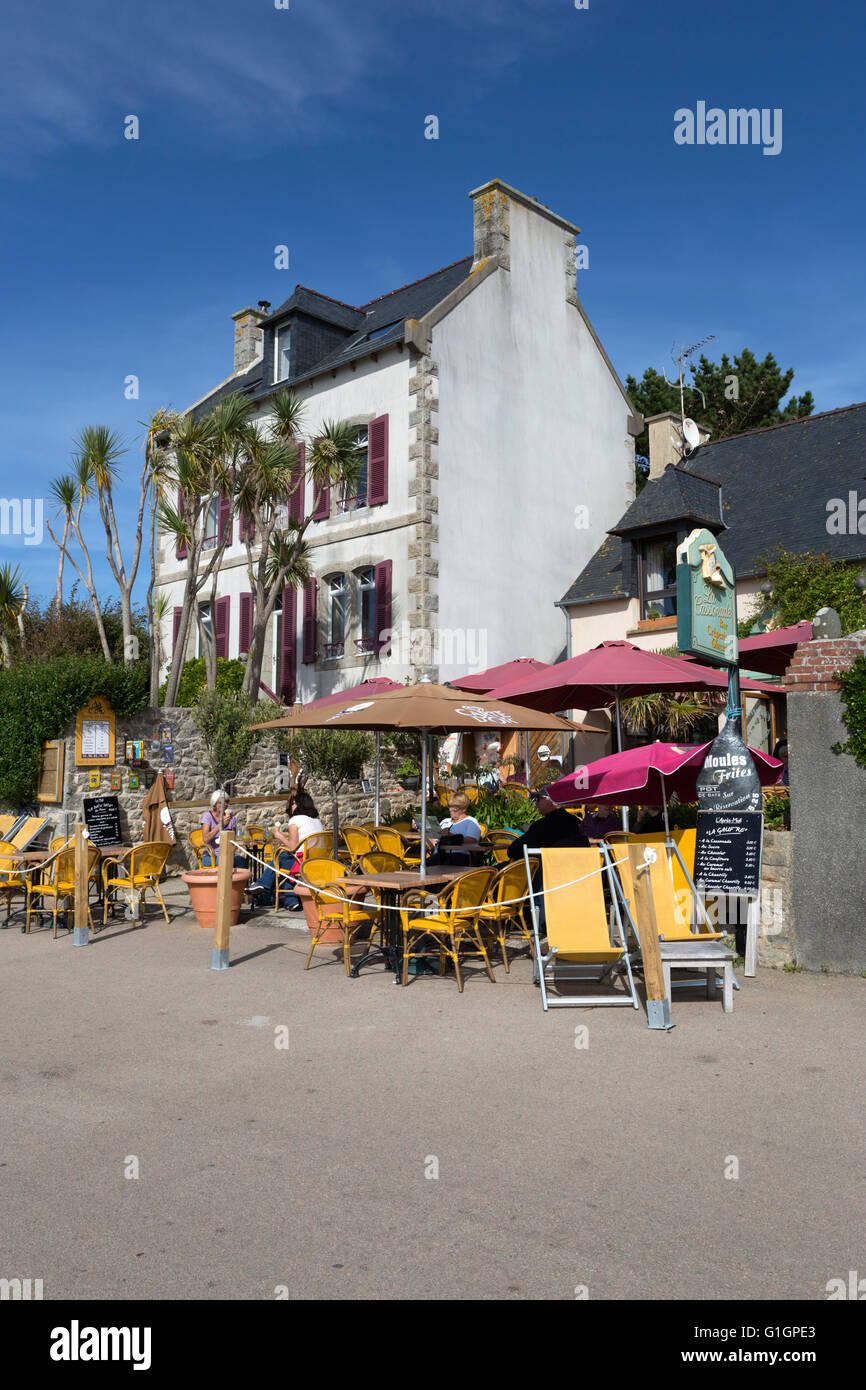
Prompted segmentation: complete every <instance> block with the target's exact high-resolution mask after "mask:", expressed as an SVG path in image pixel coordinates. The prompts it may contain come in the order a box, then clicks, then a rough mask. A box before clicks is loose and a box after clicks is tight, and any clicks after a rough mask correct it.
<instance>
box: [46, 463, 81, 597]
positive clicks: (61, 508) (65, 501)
mask: <svg viewBox="0 0 866 1390" xmlns="http://www.w3.org/2000/svg"><path fill="white" fill-rule="evenodd" d="M48 491H49V493H50V495H51V497H52V498H53V499H54V501H55V502H56V503H57V510H58V512H59V513H60V514H62V516H63V539H62V541H61V542H60V559H59V560H58V562H57V593H56V596H55V599H54V611H55V613H56V615H57V617H58V618H59V617H60V610H61V608H62V607H63V562H64V560H65V559H66V542H67V540H68V538H69V528H70V526H71V525H72V509H73V507H74V506H75V499H76V497H77V495H78V491H77V488H76V484H75V479H74V478H73V476H72V474H71V473H63V474H62V475H61V476H60V477H59V478H55V479H54V481H53V482H52V483H51V484H50V486H49V489H48Z"/></svg>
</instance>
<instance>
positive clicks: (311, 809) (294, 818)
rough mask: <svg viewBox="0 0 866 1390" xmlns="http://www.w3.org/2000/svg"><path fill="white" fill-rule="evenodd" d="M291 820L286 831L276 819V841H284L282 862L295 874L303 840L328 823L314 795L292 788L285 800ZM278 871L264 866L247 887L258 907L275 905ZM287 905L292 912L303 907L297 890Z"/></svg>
mask: <svg viewBox="0 0 866 1390" xmlns="http://www.w3.org/2000/svg"><path fill="white" fill-rule="evenodd" d="M286 811H287V813H288V816H289V823H288V826H287V827H286V833H285V834H284V833H283V830H282V827H281V825H280V822H279V821H275V822H274V844H275V845H282V846H284V848H283V849H282V850H280V857H279V866H280V868H281V869H284V870H285V871H286V872H287V873H290V874H292V876H294V875H295V874H296V873H297V872H298V869H299V868H300V865H301V861H302V859H303V857H304V849H303V846H304V841H305V840H306V839H307V837H308V836H309V835H321V834H322V833H323V832H324V829H325V827H324V826H323V825H322V822H321V821H320V820H319V813H318V811H317V810H316V807H315V805H314V803H313V799H312V797H311V796H310V795H309V794H308V793H307V792H305V791H298V792H293V793H292V795H291V796H290V797H289V800H288V801H287V803H286ZM276 882H277V874H276V870H275V869H270V868H269V869H265V870H264V872H263V873H262V874H261V876H260V877H259V878H258V879H257V880H256V882H255V883H253V884H252V885H251V886H250V887H249V888H248V889H247V892H248V893H249V896H250V898H251V899H252V901H253V903H254V905H255V906H256V907H273V905H274V901H275V893H276ZM284 902H285V906H286V907H287V908H289V910H290V911H292V912H298V911H300V908H301V904H300V901H299V899H298V897H297V895H296V894H294V893H290V894H289V895H288V897H286V898H285V899H284Z"/></svg>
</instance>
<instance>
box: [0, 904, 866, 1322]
mask: <svg viewBox="0 0 866 1390" xmlns="http://www.w3.org/2000/svg"><path fill="white" fill-rule="evenodd" d="M183 902H184V899H183V897H182V896H178V895H177V894H176V893H172V894H171V900H170V910H171V911H172V913H173V914H175V913H177V912H178V910H179V908H180V907H181V905H182V904H183ZM283 920H284V919H281V918H275V917H274V916H256V917H253V918H251V919H250V920H249V921H248V922H246V923H244V924H241V925H240V926H238V927H237V928H234V929H233V931H232V947H231V954H232V962H233V968H232V969H231V970H230V971H227V972H214V971H210V970H209V969H208V965H209V961H210V949H211V940H212V934H211V933H209V932H205V931H202V930H201V929H200V928H198V927H197V926H196V925H195V924H194V922H193V920H192V919H191V918H190V917H189V916H188V915H184V916H176V917H175V919H174V920H173V922H172V924H171V925H170V926H166V924H165V923H164V921H163V920H162V917H161V915H159V916H156V915H152V914H149V916H148V920H147V925H146V926H144V927H135V926H134V925H133V924H132V923H129V922H120V921H119V922H117V923H115V924H114V925H110V926H109V927H108V929H107V930H106V931H105V932H104V933H99V934H98V935H97V937H96V938H95V940H94V943H93V944H92V945H91V946H89V947H87V948H75V947H73V945H72V941H71V936H62V937H60V938H59V939H58V940H57V941H53V940H52V939H51V934H50V932H49V931H41V932H38V933H34V934H32V935H31V936H30V937H24V936H22V935H21V934H20V933H19V932H18V931H17V930H14V929H13V930H10V931H7V932H2V933H0V968H2V970H3V973H4V978H5V982H6V989H5V990H4V1000H5V1003H4V1009H3V1013H2V1019H0V1032H2V1035H3V1059H4V1060H3V1065H2V1079H0V1099H2V1114H3V1116H4V1123H3V1139H2V1145H0V1147H2V1153H0V1191H2V1206H3V1212H4V1216H3V1228H4V1230H3V1242H2V1246H3V1264H4V1268H3V1269H2V1270H0V1274H2V1275H4V1276H6V1277H15V1276H18V1277H33V1278H42V1279H43V1280H44V1281H45V1296H46V1297H47V1298H49V1299H50V1298H72V1297H85V1298H87V1297H92V1298H99V1297H109V1298H110V1297H130V1298H137V1299H146V1298H165V1299H179V1298H188V1299H190V1298H191V1299H215V1298H229V1299H260V1298H266V1299H267V1298H273V1297H274V1294H275V1289H276V1288H277V1286H279V1285H287V1286H288V1288H289V1292H290V1296H291V1297H292V1298H295V1299H297V1298H341V1297H347V1298H352V1299H367V1298H377V1299H384V1298H432V1299H436V1298H446V1297H457V1298H464V1299H469V1298H482V1299H509V1298H510V1299H522V1298H529V1299H536V1298H555V1299H571V1298H573V1297H574V1290H575V1287H576V1286H577V1285H588V1286H589V1291H590V1298H600V1299H611V1298H641V1299H658V1298H675V1299H677V1298H680V1299H681V1298H688V1297H697V1298H705V1299H712V1298H717V1297H734V1298H745V1299H749V1298H771V1299H785V1298H807V1299H821V1298H825V1297H826V1292H825V1285H826V1283H827V1281H828V1280H829V1279H831V1278H834V1277H839V1276H841V1277H847V1272H848V1270H849V1269H862V1268H864V1267H866V1252H864V1248H863V1247H864V1237H863V1224H862V1211H863V1206H864V1198H866V1184H864V1178H863V1168H862V1138H863V1136H862V1118H861V1116H862V1109H861V1106H860V1102H859V1087H860V1082H859V1077H861V1076H862V1074H863V1062H864V1056H863V1054H864V1050H866V1049H864V1042H863V1032H862V1008H863V1000H864V990H866V981H863V980H860V979H857V978H852V977H844V976H832V975H821V974H818V975H809V974H807V973H805V972H804V973H802V974H796V975H788V974H785V973H783V972H781V971H778V972H777V971H771V970H764V969H759V971H758V974H757V976H756V977H755V978H754V979H753V980H748V981H747V980H742V983H743V989H742V990H741V992H740V993H738V994H737V995H735V1004H734V1009H735V1012H734V1014H733V1015H728V1016H726V1015H724V1014H723V1013H722V1010H721V1007H720V1005H716V1004H712V1003H709V1002H707V1001H706V1000H704V999H700V998H698V997H696V993H695V994H693V993H692V992H688V997H686V996H685V995H684V996H680V995H679V994H678V995H677V996H676V997H675V1001H674V1008H673V1014H674V1018H675V1019H676V1021H677V1027H676V1028H675V1029H674V1030H673V1031H672V1032H671V1033H670V1034H661V1033H656V1032H650V1031H648V1030H647V1028H646V1020H645V1016H644V1014H643V1012H641V1013H635V1012H634V1011H632V1010H629V1009H617V1010H609V1009H596V1010H586V1009H574V1010H570V1009H569V1010H560V1011H558V1012H554V1013H550V1014H548V1015H547V1016H545V1015H543V1014H542V1010H541V1005H540V999H539V995H538V991H537V990H536V989H535V988H534V987H533V985H532V983H531V977H530V969H529V965H528V962H527V961H526V960H525V959H518V960H516V961H515V962H514V965H513V968H512V973H511V975H510V976H506V975H505V974H504V972H503V970H502V967H501V965H499V966H497V969H496V976H497V983H496V985H495V986H494V985H491V984H490V982H489V981H488V980H487V978H486V977H485V976H484V975H483V973H481V971H480V967H474V968H473V967H472V966H470V967H469V977H468V980H467V984H466V989H465V991H464V993H463V995H462V996H461V995H459V994H458V992H457V989H456V985H455V983H454V981H453V979H452V978H445V979H439V978H438V977H429V978H428V977H419V978H418V979H417V980H413V981H412V982H411V983H410V986H409V987H408V988H407V989H401V988H399V987H396V986H395V985H394V984H393V983H392V977H391V976H390V975H388V974H386V973H385V972H384V971H383V970H382V969H381V968H380V967H378V966H374V967H372V968H370V969H369V970H368V971H366V972H365V973H364V974H363V975H362V976H361V978H360V979H358V980H347V979H346V977H345V975H344V974H343V971H342V966H341V964H340V963H339V962H338V961H337V960H335V959H334V956H333V954H332V952H331V951H329V950H322V949H320V950H319V951H318V952H317V954H316V964H315V966H314V968H312V969H311V970H310V971H308V972H306V973H305V972H304V970H303V963H304V958H305V955H306V951H307V947H308V941H309V938H308V937H307V935H306V933H305V932H302V931H298V930H296V929H292V927H289V928H287V927H286V926H285V925H283ZM289 920H290V921H293V922H294V923H295V924H296V925H298V926H299V925H301V919H300V918H295V919H289ZM280 1025H286V1026H288V1029H289V1048H288V1050H287V1051H282V1050H278V1049H277V1048H276V1047H275V1045H274V1040H275V1034H274V1030H275V1028H277V1027H278V1026H280ZM583 1026H585V1027H587V1028H588V1030H589V1033H588V1041H589V1047H588V1048H587V1049H582V1048H581V1049H578V1048H576V1047H575V1045H574V1044H575V1028H576V1027H583ZM132 1156H135V1157H136V1158H137V1159H138V1160H139V1164H140V1177H139V1178H138V1179H127V1178H125V1177H124V1166H125V1163H126V1161H127V1159H128V1158H130V1157H132ZM732 1156H733V1157H736V1158H737V1159H738V1161H739V1165H740V1177H739V1179H738V1180H726V1179H725V1177H724V1171H725V1166H726V1163H727V1162H728V1160H729V1158H730V1157H732ZM433 1157H435V1158H436V1160H437V1161H438V1165H439V1178H438V1179H434V1180H430V1179H427V1178H425V1176H424V1174H425V1168H426V1169H427V1170H428V1171H429V1170H430V1167H431V1164H430V1159H431V1158H433Z"/></svg>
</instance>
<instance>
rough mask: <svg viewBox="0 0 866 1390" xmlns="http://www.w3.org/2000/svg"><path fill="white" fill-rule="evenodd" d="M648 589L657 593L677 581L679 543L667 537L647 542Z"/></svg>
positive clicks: (649, 591) (649, 592) (650, 592)
mask: <svg viewBox="0 0 866 1390" xmlns="http://www.w3.org/2000/svg"><path fill="white" fill-rule="evenodd" d="M645 554H646V591H647V593H648V594H652V593H656V592H657V591H658V590H659V589H669V588H671V586H674V585H676V582H677V543H676V541H675V540H669V539H668V538H667V537H665V538H664V539H662V540H659V541H648V542H647V544H646V551H645Z"/></svg>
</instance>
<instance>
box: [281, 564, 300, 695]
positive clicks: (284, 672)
mask: <svg viewBox="0 0 866 1390" xmlns="http://www.w3.org/2000/svg"><path fill="white" fill-rule="evenodd" d="M297 601H298V596H297V594H296V592H295V590H294V589H293V588H292V586H291V585H290V584H287V585H286V587H285V588H284V589H283V610H282V621H281V622H280V644H281V647H282V650H281V652H280V699H281V700H282V702H283V704H284V705H293V704H294V703H295V647H296V641H295V638H296V629H297V622H298V606H297Z"/></svg>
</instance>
